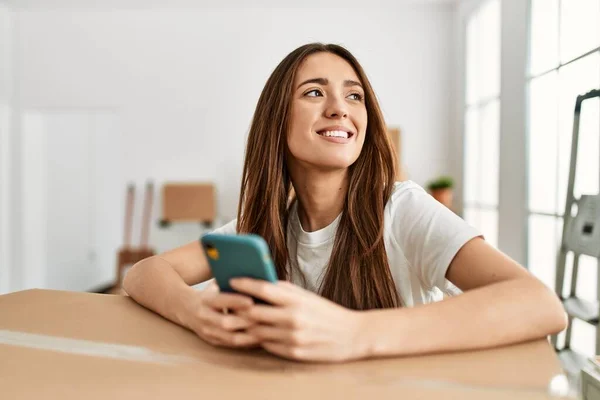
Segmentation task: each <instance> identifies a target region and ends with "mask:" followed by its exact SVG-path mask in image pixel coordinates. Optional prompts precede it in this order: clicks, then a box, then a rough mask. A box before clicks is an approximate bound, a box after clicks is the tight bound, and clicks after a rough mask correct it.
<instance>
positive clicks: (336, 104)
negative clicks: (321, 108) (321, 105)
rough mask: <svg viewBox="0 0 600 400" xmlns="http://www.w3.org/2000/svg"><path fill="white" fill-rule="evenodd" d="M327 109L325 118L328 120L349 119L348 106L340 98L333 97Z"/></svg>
mask: <svg viewBox="0 0 600 400" xmlns="http://www.w3.org/2000/svg"><path fill="white" fill-rule="evenodd" d="M329 99H330V100H329V102H328V103H327V107H326V108H325V116H326V117H327V118H348V108H347V104H346V102H345V101H344V100H343V99H340V98H339V97H338V96H331V97H330V98H329Z"/></svg>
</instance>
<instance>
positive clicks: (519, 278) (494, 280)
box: [124, 43, 566, 362]
mask: <svg viewBox="0 0 600 400" xmlns="http://www.w3.org/2000/svg"><path fill="white" fill-rule="evenodd" d="M245 157H246V158H245V164H244V171H243V177H242V185H241V196H240V201H239V207H238V218H237V219H236V220H234V221H232V222H230V223H229V224H227V225H225V226H223V227H221V228H219V229H217V232H221V233H236V232H238V233H256V234H259V235H261V236H262V237H263V238H264V239H265V240H266V241H267V243H268V244H269V247H270V249H271V252H272V256H273V259H274V261H275V264H276V267H277V273H278V275H279V278H280V281H279V282H278V283H277V284H272V283H267V282H263V281H258V280H252V279H237V280H234V281H232V282H231V284H232V286H233V287H234V288H235V289H236V290H237V291H238V292H239V293H240V294H225V293H219V291H218V289H217V287H216V285H214V284H212V285H211V286H210V287H208V288H207V289H205V290H203V291H197V290H195V289H193V288H191V287H190V285H195V284H197V283H200V282H203V281H206V280H209V279H210V278H211V274H210V270H209V268H208V263H207V260H206V259H205V257H204V254H203V252H202V249H201V247H200V245H199V243H198V242H197V241H194V242H192V243H189V244H187V245H185V246H182V247H180V248H177V249H174V250H171V251H168V252H165V253H163V254H160V255H158V256H154V257H151V258H148V259H146V260H143V261H140V262H139V263H137V264H136V265H135V266H134V267H133V268H132V269H131V270H130V272H129V273H128V274H127V276H126V278H125V281H124V289H125V291H126V292H127V293H128V294H129V295H130V296H131V297H132V298H133V299H134V300H136V301H137V302H138V303H140V304H142V305H143V306H145V307H147V308H149V309H151V310H153V311H155V312H157V313H159V314H161V315H162V316H164V317H165V318H168V319H170V320H171V321H174V322H176V323H178V324H180V325H182V326H185V327H187V328H188V329H191V330H193V331H194V332H195V333H196V334H197V335H198V336H200V337H201V338H202V339H204V340H205V341H207V342H209V343H211V344H214V345H218V346H228V347H253V346H261V347H262V348H264V349H266V350H267V351H269V352H271V353H274V354H277V355H280V356H283V357H287V358H291V359H297V360H313V361H331V362H333V361H344V360H351V359H358V358H365V357H377V356H386V355H414V354H424V353H432V352H442V351H452V350H468V349H478V348H485V347H491V346H498V345H503V344H509V343H514V342H519V341H525V340H531V339H535V338H542V337H545V336H546V335H549V334H554V333H557V332H559V331H561V330H563V329H564V328H565V325H566V317H565V313H564V311H563V308H562V305H561V303H560V302H559V300H558V298H557V297H556V296H555V295H554V293H553V292H552V291H551V290H549V289H548V288H547V287H546V286H544V285H543V284H542V283H541V282H540V281H538V280H537V279H535V278H534V277H532V276H531V275H530V274H529V273H528V272H527V270H526V269H524V268H523V267H521V266H520V265H518V264H517V263H516V262H515V261H513V260H511V259H510V258H509V257H507V256H506V255H504V254H503V253H501V252H499V251H498V250H496V249H495V248H493V247H492V246H490V245H489V244H487V243H486V242H485V240H484V239H483V237H482V236H481V234H480V233H479V232H478V231H477V230H476V229H474V228H473V227H471V226H469V225H468V224H467V223H465V222H464V221H463V220H462V219H460V218H459V217H458V216H456V215H455V214H453V213H452V212H451V211H450V210H448V209H447V208H445V207H444V206H442V205H441V204H440V203H438V202H436V201H435V200H434V199H433V198H432V197H431V196H429V195H428V194H427V193H426V192H425V191H424V190H423V189H422V188H421V187H420V186H418V185H416V184H415V183H412V182H410V181H407V182H394V177H395V176H396V175H395V168H396V166H395V158H394V155H393V150H392V147H391V144H390V141H389V139H388V136H387V133H386V125H385V123H384V120H383V117H382V114H381V110H380V109H379V106H378V104H377V99H376V97H375V94H374V92H373V89H372V88H371V85H370V83H369V80H368V79H367V76H366V75H365V72H364V71H363V69H362V67H361V66H360V64H359V63H358V61H357V60H356V59H355V58H354V57H353V56H352V54H350V53H349V52H348V51H347V50H346V49H344V48H343V47H340V46H337V45H324V44H319V43H315V44H308V45H305V46H302V47H300V48H298V49H296V50H294V51H293V52H292V53H290V54H289V55H288V56H287V57H285V59H284V60H283V61H282V62H281V63H280V64H279V65H278V66H277V68H276V69H275V71H274V72H273V73H272V75H271V76H270V78H269V79H268V81H267V83H266V85H265V87H264V89H263V91H262V94H261V96H260V99H259V100H258V104H257V107H256V112H255V114H254V119H253V121H252V125H251V128H250V132H249V136H248V143H247V148H246V156H245ZM442 292H445V293H447V294H449V295H450V297H449V298H448V299H446V300H445V301H439V302H438V301H436V300H440V297H441V294H442ZM455 294H458V295H457V296H453V295H455ZM246 295H247V296H246ZM250 296H255V297H257V298H261V299H263V300H265V301H267V302H268V303H270V304H271V305H260V304H254V303H253V302H252V300H251V297H250ZM224 309H226V310H230V312H223V311H222V310H224Z"/></svg>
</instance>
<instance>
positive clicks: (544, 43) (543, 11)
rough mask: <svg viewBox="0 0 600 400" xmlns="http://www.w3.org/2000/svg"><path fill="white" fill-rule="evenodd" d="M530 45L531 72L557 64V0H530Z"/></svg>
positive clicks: (538, 71)
mask: <svg viewBox="0 0 600 400" xmlns="http://www.w3.org/2000/svg"><path fill="white" fill-rule="evenodd" d="M530 46H531V52H530V54H531V59H530V72H531V74H538V73H541V72H544V71H548V70H549V69H551V68H554V67H557V66H558V0H532V2H531V45H530Z"/></svg>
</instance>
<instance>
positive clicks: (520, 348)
mask: <svg viewBox="0 0 600 400" xmlns="http://www.w3.org/2000/svg"><path fill="white" fill-rule="evenodd" d="M0 331H4V332H9V331H10V332H17V333H18V332H24V333H30V334H38V335H47V336H50V337H54V338H73V339H83V340H88V341H94V342H99V343H105V344H106V343H110V344H119V345H126V346H135V348H137V349H139V348H144V349H146V350H147V351H149V352H152V354H154V355H156V354H160V355H162V356H164V357H163V359H165V358H168V357H171V359H172V360H178V361H177V362H169V363H166V362H162V361H156V362H155V361H130V360H124V359H115V358H109V357H106V356H103V355H98V356H89V355H80V354H72V353H67V352H58V351H53V350H47V349H34V348H31V347H29V346H24V345H14V344H13V345H7V344H0V388H1V393H2V397H3V398H7V399H8V398H11V399H12V398H25V399H29V398H31V399H34V398H35V399H38V398H42V397H48V396H50V397H52V398H68V399H70V398H73V399H75V398H77V399H79V398H86V399H100V398H107V397H110V398H113V399H117V398H127V399H131V398H149V399H154V398H167V397H169V398H172V397H175V398H177V397H179V398H191V397H194V398H207V397H206V396H211V397H208V398H215V397H216V396H218V398H219V399H229V398H231V399H235V398H240V397H243V398H244V399H254V398H256V399H270V398H273V399H275V398H277V399H281V398H286V399H288V398H290V399H305V398H307V397H312V398H318V399H320V398H343V399H358V398H362V399H364V397H365V396H377V398H378V399H387V398H390V399H391V398H394V399H397V398H404V399H440V398H443V399H467V400H469V399H547V398H551V397H550V396H549V395H548V385H549V383H550V380H551V379H552V378H553V377H554V376H556V375H558V374H561V373H562V371H561V369H560V366H559V363H558V361H557V358H556V357H555V355H554V352H553V351H552V349H551V347H550V345H549V344H548V342H547V341H545V340H540V341H535V342H529V343H524V344H519V345H515V346H509V347H503V348H497V349H492V350H486V351H476V352H466V353H452V354H442V355H431V356H422V357H406V358H387V359H379V360H366V361H357V362H351V363H345V364H333V365H326V364H311V363H298V362H293V361H288V360H283V359H280V358H277V357H275V356H272V355H269V354H267V353H265V352H262V351H259V350H250V351H248V350H245V351H244V350H240V351H237V350H229V349H219V348H215V347H212V346H210V345H208V344H206V343H204V342H203V341H202V340H200V339H199V338H197V337H196V336H195V335H194V334H193V333H192V332H190V331H187V330H185V329H184V328H181V327H179V326H177V325H175V324H173V323H171V322H169V321H167V320H165V319H163V318H161V317H160V316H158V315H156V314H154V313H152V312H151V311H148V310H146V309H144V308H143V307H141V306H139V305H138V304H137V303H135V302H134V301H133V300H131V299H130V298H128V297H125V296H114V295H101V294H89V293H74V292H63V291H49V290H28V291H22V292H16V293H11V294H8V295H4V296H0ZM157 360H158V358H157ZM4 395H6V397H4ZM198 396H202V397H198ZM399 396H400V397H399ZM440 396H442V397H440Z"/></svg>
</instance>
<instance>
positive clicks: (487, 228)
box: [479, 210, 498, 247]
mask: <svg viewBox="0 0 600 400" xmlns="http://www.w3.org/2000/svg"><path fill="white" fill-rule="evenodd" d="M479 229H481V232H482V233H483V235H484V236H485V240H486V241H487V242H488V243H489V244H491V245H492V246H494V247H498V211H496V210H481V211H480V226H479Z"/></svg>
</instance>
